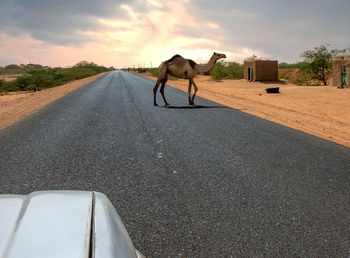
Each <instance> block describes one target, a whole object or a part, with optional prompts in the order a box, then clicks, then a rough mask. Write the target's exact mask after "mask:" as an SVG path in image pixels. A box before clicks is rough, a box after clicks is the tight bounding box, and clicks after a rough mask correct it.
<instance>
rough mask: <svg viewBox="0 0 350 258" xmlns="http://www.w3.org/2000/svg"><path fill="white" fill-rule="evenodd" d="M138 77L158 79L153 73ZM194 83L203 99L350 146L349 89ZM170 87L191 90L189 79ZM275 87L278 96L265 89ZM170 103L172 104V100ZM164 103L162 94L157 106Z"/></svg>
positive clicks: (201, 78)
mask: <svg viewBox="0 0 350 258" xmlns="http://www.w3.org/2000/svg"><path fill="white" fill-rule="evenodd" d="M139 75H141V76H144V77H147V78H149V79H152V80H156V78H155V77H153V76H151V75H150V74H139ZM195 82H196V84H197V86H198V88H199V90H198V92H197V95H198V96H200V97H203V98H206V99H209V100H212V101H214V102H217V103H220V104H223V105H226V106H228V107H231V108H234V109H239V110H241V111H242V112H246V113H249V114H252V115H255V116H258V117H261V118H264V119H266V120H270V121H273V122H275V123H278V124H282V125H285V126H288V127H291V128H294V129H297V130H300V131H303V132H306V133H308V134H312V135H315V136H318V137H321V138H324V139H327V140H330V141H333V142H336V143H339V144H342V145H345V146H348V147H350V89H349V88H347V89H338V88H337V87H333V86H297V85H294V84H291V83H288V82H285V81H281V82H277V83H276V82H275V83H274V82H267V83H265V82H248V81H246V80H223V81H221V82H214V81H213V80H211V79H210V77H209V76H198V77H196V78H195ZM167 85H170V86H172V87H175V88H178V89H180V90H183V91H185V92H187V90H188V80H182V79H179V80H172V81H170V80H169V81H168V82H167ZM275 86H277V87H280V93H279V94H267V93H266V91H265V89H266V88H268V87H275ZM158 94H159V93H158ZM165 94H166V89H165ZM167 100H168V101H169V102H170V103H172V102H171V98H167ZM162 103H163V100H162V98H161V96H160V94H159V96H158V104H162ZM172 104H175V103H172Z"/></svg>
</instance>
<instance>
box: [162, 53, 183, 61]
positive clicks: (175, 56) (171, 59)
mask: <svg viewBox="0 0 350 258" xmlns="http://www.w3.org/2000/svg"><path fill="white" fill-rule="evenodd" d="M177 57H181V58H183V57H182V56H180V55H174V56H173V57H172V58H170V59H169V60H167V61H166V62H172V61H173V60H174V59H175V58H177Z"/></svg>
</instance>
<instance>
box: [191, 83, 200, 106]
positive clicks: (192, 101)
mask: <svg viewBox="0 0 350 258" xmlns="http://www.w3.org/2000/svg"><path fill="white" fill-rule="evenodd" d="M190 80H191V83H192V84H193V87H194V93H193V96H192V100H191V105H193V104H194V98H195V97H196V93H197V91H198V87H197V85H196V83H195V82H194V80H193V79H190Z"/></svg>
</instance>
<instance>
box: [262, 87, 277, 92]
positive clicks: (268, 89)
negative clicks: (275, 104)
mask: <svg viewBox="0 0 350 258" xmlns="http://www.w3.org/2000/svg"><path fill="white" fill-rule="evenodd" d="M265 90H266V93H280V87H271V88H267V89H265Z"/></svg>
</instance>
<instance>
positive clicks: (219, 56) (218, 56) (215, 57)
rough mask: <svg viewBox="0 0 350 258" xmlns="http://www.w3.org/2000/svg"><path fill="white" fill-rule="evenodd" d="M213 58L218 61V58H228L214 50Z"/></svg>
mask: <svg viewBox="0 0 350 258" xmlns="http://www.w3.org/2000/svg"><path fill="white" fill-rule="evenodd" d="M213 58H214V59H215V61H217V60H219V59H221V58H226V55H225V54H220V53H216V52H214V54H213Z"/></svg>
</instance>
